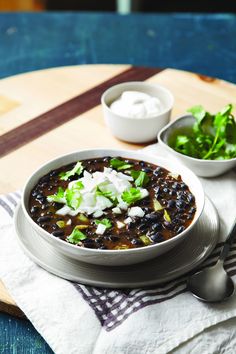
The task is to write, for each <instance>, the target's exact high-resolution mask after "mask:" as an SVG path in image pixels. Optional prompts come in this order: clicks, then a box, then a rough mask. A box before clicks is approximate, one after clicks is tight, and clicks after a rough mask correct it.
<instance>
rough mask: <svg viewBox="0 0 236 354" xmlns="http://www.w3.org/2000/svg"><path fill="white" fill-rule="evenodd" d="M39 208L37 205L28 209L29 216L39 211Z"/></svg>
mask: <svg viewBox="0 0 236 354" xmlns="http://www.w3.org/2000/svg"><path fill="white" fill-rule="evenodd" d="M39 209H40V208H39V206H38V205H33V206H32V208H31V209H30V212H31V214H35V213H37V212H38V211H39Z"/></svg>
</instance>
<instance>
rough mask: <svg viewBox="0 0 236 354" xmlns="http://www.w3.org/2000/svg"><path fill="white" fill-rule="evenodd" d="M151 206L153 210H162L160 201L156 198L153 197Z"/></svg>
mask: <svg viewBox="0 0 236 354" xmlns="http://www.w3.org/2000/svg"><path fill="white" fill-rule="evenodd" d="M153 207H154V210H155V211H160V210H163V209H164V208H163V206H162V205H161V203H160V202H158V200H157V199H153Z"/></svg>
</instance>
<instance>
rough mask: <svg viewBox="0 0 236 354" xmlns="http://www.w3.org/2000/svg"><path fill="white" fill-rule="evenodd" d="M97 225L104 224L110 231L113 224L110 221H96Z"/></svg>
mask: <svg viewBox="0 0 236 354" xmlns="http://www.w3.org/2000/svg"><path fill="white" fill-rule="evenodd" d="M95 224H96V225H99V224H102V225H104V226H106V229H110V228H111V227H112V223H111V222H110V220H109V219H102V220H95Z"/></svg>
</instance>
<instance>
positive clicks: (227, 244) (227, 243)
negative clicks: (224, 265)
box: [219, 220, 236, 262]
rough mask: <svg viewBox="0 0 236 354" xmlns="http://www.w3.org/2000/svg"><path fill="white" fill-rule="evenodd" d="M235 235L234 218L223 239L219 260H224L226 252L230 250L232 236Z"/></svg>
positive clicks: (235, 223)
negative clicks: (228, 231)
mask: <svg viewBox="0 0 236 354" xmlns="http://www.w3.org/2000/svg"><path fill="white" fill-rule="evenodd" d="M235 236H236V220H235V221H234V224H233V226H232V228H231V230H230V233H229V234H228V236H227V239H226V241H225V244H224V247H223V249H222V251H221V254H220V257H219V261H222V262H223V261H224V260H225V258H226V257H227V254H228V252H229V250H230V247H231V245H232V243H233V240H234V237H235Z"/></svg>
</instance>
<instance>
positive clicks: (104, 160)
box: [102, 156, 111, 162]
mask: <svg viewBox="0 0 236 354" xmlns="http://www.w3.org/2000/svg"><path fill="white" fill-rule="evenodd" d="M110 159H111V158H110V156H106V157H104V158H103V160H102V161H103V162H109V161H110Z"/></svg>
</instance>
